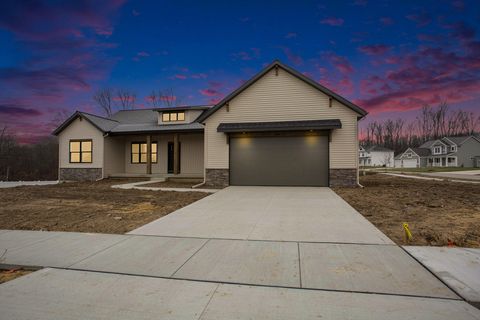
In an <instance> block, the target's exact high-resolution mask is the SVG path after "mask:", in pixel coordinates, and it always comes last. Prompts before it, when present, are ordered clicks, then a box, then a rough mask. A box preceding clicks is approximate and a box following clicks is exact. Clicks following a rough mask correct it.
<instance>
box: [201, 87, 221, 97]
mask: <svg viewBox="0 0 480 320" xmlns="http://www.w3.org/2000/svg"><path fill="white" fill-rule="evenodd" d="M199 92H200V93H201V94H202V95H204V96H207V97H215V96H218V95H219V92H218V91H217V90H214V89H210V88H208V89H201V90H199Z"/></svg>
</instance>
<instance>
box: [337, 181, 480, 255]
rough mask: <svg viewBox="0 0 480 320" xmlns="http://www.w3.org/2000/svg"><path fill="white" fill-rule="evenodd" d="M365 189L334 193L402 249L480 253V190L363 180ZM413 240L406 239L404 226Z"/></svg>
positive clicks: (456, 185) (431, 183) (447, 184)
mask: <svg viewBox="0 0 480 320" xmlns="http://www.w3.org/2000/svg"><path fill="white" fill-rule="evenodd" d="M360 183H361V184H362V185H363V186H365V188H363V189H361V188H335V189H334V190H335V192H337V193H338V194H339V195H340V196H341V197H342V198H344V199H345V200H346V201H347V202H348V203H349V204H350V205H352V206H353V207H354V208H355V209H357V210H358V211H359V212H360V213H361V214H362V215H363V216H365V218H367V219H368V220H370V222H372V223H373V224H374V225H375V226H377V228H379V229H380V230H381V231H382V232H384V233H385V234H386V235H387V236H388V237H390V239H392V240H393V241H394V242H395V243H397V244H399V245H406V244H409V245H432V246H447V245H455V246H459V247H470V248H479V247H480V184H469V183H454V182H446V181H427V180H416V179H407V178H397V177H391V176H386V175H382V174H373V175H367V176H362V177H361V178H360ZM404 222H406V223H408V225H409V229H410V231H411V233H412V235H413V238H412V240H411V241H409V242H407V241H406V239H405V231H404V228H403V223H404Z"/></svg>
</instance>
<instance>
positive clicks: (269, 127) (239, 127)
mask: <svg viewBox="0 0 480 320" xmlns="http://www.w3.org/2000/svg"><path fill="white" fill-rule="evenodd" d="M341 127H342V123H341V122H340V120H339V119H329V120H307V121H278V122H243V123H220V124H219V125H218V128H217V131H218V132H225V133H229V132H232V133H233V132H266V131H306V130H330V129H339V128H341Z"/></svg>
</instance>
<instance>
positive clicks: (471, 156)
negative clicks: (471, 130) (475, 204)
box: [395, 135, 480, 168]
mask: <svg viewBox="0 0 480 320" xmlns="http://www.w3.org/2000/svg"><path fill="white" fill-rule="evenodd" d="M479 159H480V138H478V137H476V136H473V135H472V136H463V137H444V138H441V139H437V140H430V141H427V142H425V143H424V144H422V145H421V146H420V147H419V148H408V149H407V150H406V151H405V152H403V153H401V154H399V155H398V156H397V157H396V158H395V167H399V168H416V167H467V168H470V167H480V162H479V161H478V160H479Z"/></svg>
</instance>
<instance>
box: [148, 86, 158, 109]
mask: <svg viewBox="0 0 480 320" xmlns="http://www.w3.org/2000/svg"><path fill="white" fill-rule="evenodd" d="M148 102H149V103H150V104H151V105H152V106H153V107H154V108H158V107H159V106H160V103H159V101H158V98H157V93H156V92H155V90H153V91H152V92H151V93H150V94H149V95H148Z"/></svg>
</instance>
